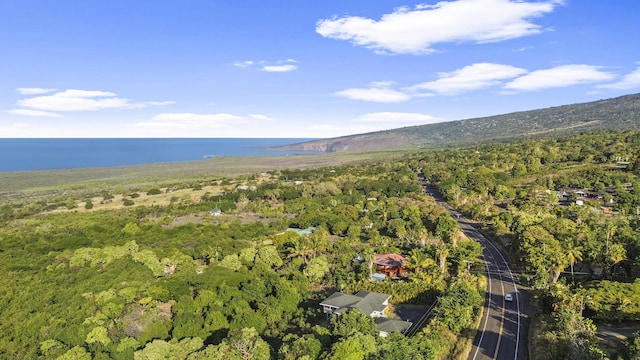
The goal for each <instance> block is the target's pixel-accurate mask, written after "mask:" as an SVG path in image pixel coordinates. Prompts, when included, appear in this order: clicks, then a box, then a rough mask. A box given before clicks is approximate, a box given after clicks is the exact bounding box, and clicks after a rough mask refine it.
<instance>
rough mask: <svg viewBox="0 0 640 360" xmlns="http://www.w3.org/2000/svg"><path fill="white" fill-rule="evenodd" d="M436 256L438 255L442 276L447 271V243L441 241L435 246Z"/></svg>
mask: <svg viewBox="0 0 640 360" xmlns="http://www.w3.org/2000/svg"><path fill="white" fill-rule="evenodd" d="M436 256H437V257H438V262H439V263H440V272H441V273H442V276H445V274H446V273H447V257H448V256H449V244H446V243H441V244H439V245H438V246H436Z"/></svg>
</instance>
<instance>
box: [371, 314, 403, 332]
mask: <svg viewBox="0 0 640 360" xmlns="http://www.w3.org/2000/svg"><path fill="white" fill-rule="evenodd" d="M375 322H376V325H377V327H378V331H383V332H386V333H390V332H394V331H398V332H401V333H404V332H405V331H406V330H407V329H408V328H410V327H411V325H412V323H410V322H408V321H403V320H394V319H389V318H384V317H380V318H376V319H375Z"/></svg>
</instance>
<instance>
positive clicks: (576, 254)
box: [565, 241, 582, 283]
mask: <svg viewBox="0 0 640 360" xmlns="http://www.w3.org/2000/svg"><path fill="white" fill-rule="evenodd" d="M565 256H566V259H567V261H568V262H569V266H570V267H571V282H573V283H575V282H576V279H575V277H574V272H573V265H575V263H576V261H582V246H579V245H575V244H574V242H573V241H569V243H568V244H567V248H566V249H565Z"/></svg>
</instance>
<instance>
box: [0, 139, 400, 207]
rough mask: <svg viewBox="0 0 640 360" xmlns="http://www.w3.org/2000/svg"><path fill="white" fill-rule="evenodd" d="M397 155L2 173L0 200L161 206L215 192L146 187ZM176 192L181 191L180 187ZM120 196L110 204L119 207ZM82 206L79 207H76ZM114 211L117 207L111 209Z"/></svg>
mask: <svg viewBox="0 0 640 360" xmlns="http://www.w3.org/2000/svg"><path fill="white" fill-rule="evenodd" d="M404 153H405V152H400V151H380V152H343V153H330V154H314V155H290V156H247V157H240V156H239V157H232V156H226V157H215V158H211V159H207V160H200V161H189V162H175V163H155V164H148V165H139V166H121V167H109V168H80V169H61V170H43V171H22V172H0V202H4V201H37V200H40V199H42V198H49V197H51V196H66V195H71V194H75V195H78V194H92V193H94V194H95V193H96V192H98V191H99V190H102V189H109V190H111V191H113V192H114V195H117V194H126V193H127V191H138V192H140V195H141V196H140V198H136V199H133V200H134V202H135V203H136V204H140V205H143V204H144V205H151V204H153V202H159V203H158V205H164V204H165V202H168V201H169V200H168V199H170V198H171V197H181V196H187V197H197V196H200V195H202V194H203V193H204V192H206V191H209V192H212V193H215V191H216V190H215V189H213V188H211V189H207V188H203V190H202V191H197V193H194V191H193V190H191V189H189V190H176V191H179V192H177V193H173V194H171V196H158V195H155V196H150V197H147V196H143V195H144V194H143V193H144V191H145V190H144V189H150V188H160V189H163V191H166V189H170V188H172V187H174V186H175V185H176V184H184V183H187V182H199V181H203V180H208V181H211V180H212V179H216V178H217V179H222V178H227V179H228V178H234V177H241V176H243V175H251V174H260V173H262V172H268V171H274V170H282V169H309V168H321V167H328V166H338V165H343V164H350V163H357V162H366V161H371V160H379V159H390V158H396V157H399V156H401V155H402V154H404ZM178 189H180V187H178ZM121 197H122V196H120V198H114V199H112V200H111V201H110V202H109V203H111V204H121V203H122V199H121ZM101 200H102V199H101V198H93V199H92V202H93V204H94V206H95V208H96V209H98V208H103V209H104V208H108V207H109V206H108V204H109V203H107V204H100V201H101ZM78 204H79V208H83V206H84V204H83V203H78ZM112 206H113V207H117V206H118V205H112Z"/></svg>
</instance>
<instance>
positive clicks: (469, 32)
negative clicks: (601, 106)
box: [0, 0, 640, 138]
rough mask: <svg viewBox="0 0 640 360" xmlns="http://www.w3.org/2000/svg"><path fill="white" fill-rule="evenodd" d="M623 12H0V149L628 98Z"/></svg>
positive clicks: (341, 2)
mask: <svg viewBox="0 0 640 360" xmlns="http://www.w3.org/2000/svg"><path fill="white" fill-rule="evenodd" d="M638 14H640V2H639V1H636V0H607V1H602V0H564V1H561V0H538V1H533V0H531V1H524V0H522V1H517V0H449V1H440V2H437V1H421V2H411V1H406V0H405V1H395V0H385V1H372V0H326V1H311V0H309V1H300V0H272V1H265V0H261V1H255V0H232V1H231V0H224V1H217V0H190V1H178V0H174V1H168V0H153V1H150V0H136V1H131V0H82V1H77V0H73V1H72V0H56V1H47V0H3V1H2V2H1V3H0V49H2V56H0V137H4V138H12V137H308V138H327V137H336V136H341V135H349V134H356V133H364V132H370V131H377V130H386V129H392V128H399V127H404V126H412V125H420V124H428V123H434V122H442V121H451V120H460V119H466V118H473V117H481V116H489V115H496V114H503V113H508V112H513V111H521V110H532V109H538V108H545V107H550V106H557V105H564V104H572V103H578V102H587V101H593V100H598V99H603V98H610V97H615V96H620V95H625V94H631V93H637V92H640V26H637V15H638Z"/></svg>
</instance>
